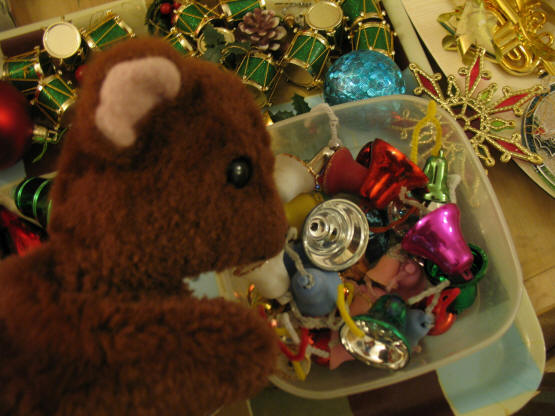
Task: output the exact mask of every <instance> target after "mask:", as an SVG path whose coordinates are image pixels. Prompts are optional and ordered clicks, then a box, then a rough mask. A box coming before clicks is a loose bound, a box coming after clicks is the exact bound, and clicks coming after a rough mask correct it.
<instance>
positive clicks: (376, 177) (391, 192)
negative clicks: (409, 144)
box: [357, 139, 428, 209]
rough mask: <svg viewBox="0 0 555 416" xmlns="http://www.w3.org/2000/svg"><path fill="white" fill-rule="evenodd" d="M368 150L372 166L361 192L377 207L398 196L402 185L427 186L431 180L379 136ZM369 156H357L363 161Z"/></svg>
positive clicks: (383, 205) (382, 207)
mask: <svg viewBox="0 0 555 416" xmlns="http://www.w3.org/2000/svg"><path fill="white" fill-rule="evenodd" d="M368 152H369V155H370V167H369V171H368V175H367V176H366V178H365V179H364V183H363V184H362V186H361V188H360V191H359V193H360V195H361V196H363V197H365V198H368V200H370V202H371V203H372V204H373V205H374V207H376V208H378V209H384V208H385V207H387V205H388V204H389V203H390V202H391V201H393V200H394V199H395V198H397V196H398V195H399V192H400V191H401V187H403V186H404V187H405V188H407V189H408V190H411V189H415V188H421V187H424V186H426V184H427V183H428V177H427V176H426V174H425V173H424V172H423V171H422V170H421V169H420V168H419V167H418V166H416V165H415V164H414V163H412V162H411V161H410V160H409V159H408V158H407V157H406V156H405V155H404V154H403V152H401V151H400V150H398V149H397V148H395V147H393V146H391V145H390V144H389V143H387V142H385V141H383V140H381V139H376V140H374V142H373V143H372V148H371V149H368ZM366 158H367V157H366V156H364V155H363V156H360V157H358V158H357V159H359V160H361V161H364V160H365V159H366Z"/></svg>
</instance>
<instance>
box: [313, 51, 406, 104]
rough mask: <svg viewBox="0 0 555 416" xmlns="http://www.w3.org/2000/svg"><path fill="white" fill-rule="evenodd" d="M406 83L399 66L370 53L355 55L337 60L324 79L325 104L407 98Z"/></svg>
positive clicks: (351, 53)
mask: <svg viewBox="0 0 555 416" xmlns="http://www.w3.org/2000/svg"><path fill="white" fill-rule="evenodd" d="M405 90H406V87H405V82H404V80H403V76H402V74H401V70H400V69H399V67H398V66H397V64H396V63H395V62H394V61H393V60H391V59H390V58H388V57H387V56H385V55H383V54H381V53H379V52H376V51H370V50H361V51H351V52H349V53H346V54H345V55H343V56H341V57H340V58H339V59H337V60H336V61H335V62H334V63H333V64H332V66H331V67H330V69H329V70H328V71H327V73H326V76H325V79H324V100H325V101H326V102H327V103H328V104H330V105H335V104H341V103H345V102H349V101H356V100H362V99H366V98H372V97H379V96H382V95H393V94H404V93H405Z"/></svg>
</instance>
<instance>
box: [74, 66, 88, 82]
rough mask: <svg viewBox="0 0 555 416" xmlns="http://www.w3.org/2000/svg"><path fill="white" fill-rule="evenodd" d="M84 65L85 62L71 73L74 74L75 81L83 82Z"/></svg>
mask: <svg viewBox="0 0 555 416" xmlns="http://www.w3.org/2000/svg"><path fill="white" fill-rule="evenodd" d="M86 67H87V66H86V65H85V64H83V65H79V66H78V67H77V69H76V70H75V72H74V74H73V75H74V76H75V81H77V83H78V84H81V82H83V76H84V74H85V68H86Z"/></svg>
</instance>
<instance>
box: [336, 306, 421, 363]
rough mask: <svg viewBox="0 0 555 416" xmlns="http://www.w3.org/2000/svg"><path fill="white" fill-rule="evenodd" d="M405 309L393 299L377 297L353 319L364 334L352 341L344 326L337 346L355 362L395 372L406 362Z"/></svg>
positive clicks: (407, 345) (407, 353) (353, 336)
mask: <svg viewBox="0 0 555 416" xmlns="http://www.w3.org/2000/svg"><path fill="white" fill-rule="evenodd" d="M407 309H408V308H407V305H406V303H405V302H404V301H403V299H401V298H400V297H398V296H396V295H384V296H382V297H380V298H379V299H378V300H377V301H376V303H375V304H374V305H372V308H371V309H370V311H368V314H366V315H358V316H355V317H354V318H353V319H354V322H355V324H356V326H357V327H358V328H360V329H361V330H362V331H363V332H364V337H362V338H359V337H356V336H355V335H354V334H353V332H352V331H351V330H350V328H349V327H348V326H347V325H344V326H342V327H341V329H340V330H339V334H340V339H341V343H342V344H343V346H344V347H345V348H346V349H347V351H349V352H350V353H351V354H352V355H353V356H354V357H355V358H357V359H359V360H360V361H362V362H364V363H365V364H368V365H371V366H373V367H378V368H383V369H388V370H399V369H401V368H403V367H404V366H405V365H406V364H407V363H408V361H409V358H410V349H411V346H410V344H409V341H408V339H407V337H406V335H405V331H406V326H407Z"/></svg>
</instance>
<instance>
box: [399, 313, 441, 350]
mask: <svg viewBox="0 0 555 416" xmlns="http://www.w3.org/2000/svg"><path fill="white" fill-rule="evenodd" d="M433 326H434V316H433V315H432V314H428V313H426V312H424V311H421V310H420V309H409V310H408V311H407V327H406V328H405V336H406V337H407V340H408V341H409V344H410V347H411V348H415V347H416V346H417V345H418V343H419V342H420V340H421V339H422V338H424V337H425V336H426V335H427V334H428V332H430V329H432V328H433Z"/></svg>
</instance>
